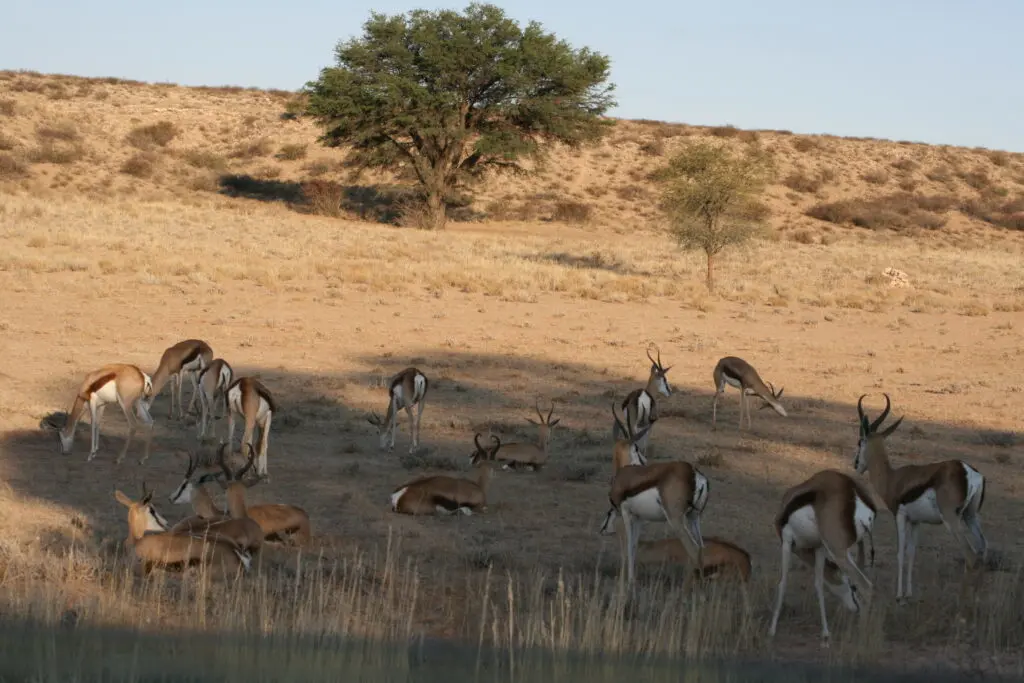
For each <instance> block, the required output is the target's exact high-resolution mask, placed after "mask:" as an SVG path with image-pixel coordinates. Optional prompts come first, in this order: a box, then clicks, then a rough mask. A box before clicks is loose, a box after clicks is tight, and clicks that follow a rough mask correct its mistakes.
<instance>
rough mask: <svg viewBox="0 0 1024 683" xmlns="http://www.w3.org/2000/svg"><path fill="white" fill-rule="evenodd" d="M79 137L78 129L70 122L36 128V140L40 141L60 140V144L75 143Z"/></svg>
mask: <svg viewBox="0 0 1024 683" xmlns="http://www.w3.org/2000/svg"><path fill="white" fill-rule="evenodd" d="M81 137H82V136H81V135H80V134H79V132H78V128H77V127H75V124H74V123H72V122H71V121H65V122H63V123H59V124H54V125H42V126H37V127H36V138H38V139H39V140H40V141H51V140H60V141H62V142H77V141H78V140H80V139H81Z"/></svg>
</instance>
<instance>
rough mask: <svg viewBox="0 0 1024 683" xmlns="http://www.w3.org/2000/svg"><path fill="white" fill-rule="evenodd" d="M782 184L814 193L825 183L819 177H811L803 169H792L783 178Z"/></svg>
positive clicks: (799, 190) (798, 190)
mask: <svg viewBox="0 0 1024 683" xmlns="http://www.w3.org/2000/svg"><path fill="white" fill-rule="evenodd" d="M782 184H783V185H785V186H786V187H788V188H789V189H791V190H795V191H797V192H805V193H807V194H814V193H815V192H817V191H818V190H820V189H821V188H822V186H823V185H824V184H825V183H824V182H823V181H822V179H821V178H812V177H811V176H809V175H807V174H806V173H804V172H803V171H793V172H792V173H790V174H789V175H788V176H786V177H785V178H783V180H782Z"/></svg>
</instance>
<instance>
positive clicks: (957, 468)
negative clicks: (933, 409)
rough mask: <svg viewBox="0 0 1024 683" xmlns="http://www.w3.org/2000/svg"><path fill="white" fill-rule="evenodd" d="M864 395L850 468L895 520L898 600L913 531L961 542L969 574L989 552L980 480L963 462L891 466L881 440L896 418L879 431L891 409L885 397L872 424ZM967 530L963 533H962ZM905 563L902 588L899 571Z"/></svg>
mask: <svg viewBox="0 0 1024 683" xmlns="http://www.w3.org/2000/svg"><path fill="white" fill-rule="evenodd" d="M865 396H867V394H864V396H861V397H860V399H859V400H858V401H857V415H858V417H859V422H860V438H859V439H858V440H857V455H856V457H855V458H854V462H853V466H854V469H856V470H857V473H858V474H864V473H865V472H867V473H868V476H869V478H870V481H871V485H872V487H874V489H875V491H877V492H878V495H879V496H881V498H882V500H883V501H885V505H886V507H887V508H888V509H889V512H891V513H892V514H893V515H894V516H895V517H896V535H897V541H896V546H897V547H896V558H897V580H896V599H897V600H898V601H900V602H903V601H904V600H906V599H907V598H909V597H910V596H911V592H912V590H913V583H912V580H913V573H914V556H915V554H916V550H917V534H918V527H919V525H921V524H942V525H943V526H945V527H946V529H948V530H949V532H950V533H951V534H952V535H953V538H955V539H956V540H957V542H958V543H959V544H960V547H961V549H962V550H963V552H964V556H965V558H966V560H967V564H966V567H967V569H968V571H971V570H973V569H976V568H977V567H978V566H979V564H980V563H984V561H985V555H986V551H987V548H988V545H987V542H986V541H985V536H984V534H982V532H981V517H980V513H981V505H982V503H984V502H985V477H984V475H983V474H981V472H979V471H978V470H976V469H974V468H973V467H971V466H970V465H968V464H967V463H965V462H964V461H962V460H943V461H941V462H933V463H929V464H927V465H904V466H903V467H897V468H895V469H894V468H893V467H892V465H891V464H890V463H889V456H888V454H887V453H886V449H885V439H886V437H888V436H889V435H890V434H892V433H893V432H894V431H896V428H897V427H899V426H900V423H901V422H903V418H902V417H901V418H899V419H898V420H896V421H895V422H893V423H892V424H890V425H889V426H888V427H886V428H885V429H883V430H881V431H879V427H881V425H882V422H884V421H885V418H886V417H888V415H889V409H890V407H891V406H892V404H891V402H890V400H889V395H888V394H884V396H885V410H883V411H882V414H881V415H879V416H878V419H876V420H875V421H874V422H870V423H869V422H868V417H867V415H865V414H864V407H863V403H864V397H865ZM965 532H966V533H965ZM904 564H905V565H906V576H907V580H906V590H904V586H903V568H904Z"/></svg>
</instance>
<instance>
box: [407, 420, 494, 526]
mask: <svg viewBox="0 0 1024 683" xmlns="http://www.w3.org/2000/svg"><path fill="white" fill-rule="evenodd" d="M491 439H492V440H493V441H494V446H493V447H491V448H484V447H483V446H481V445H480V434H479V433H477V435H476V436H475V437H474V438H473V443H474V444H476V452H474V453H473V455H472V457H471V459H470V462H471V464H472V466H473V468H474V469H475V470H476V480H475V481H471V480H469V479H461V478H458V477H449V476H447V475H443V474H437V475H433V476H426V477H421V478H419V479H416V480H415V481H411V482H409V483H408V484H403V485H402V486H399V487H398V488H397V489H395V490H394V491H393V492H392V493H391V498H390V500H391V510H392V511H394V512H400V513H403V514H407V515H433V514H437V513H446V514H455V513H462V514H464V515H469V514H472V513H473V512H485V511H486V510H487V485H488V483H489V482H490V477H491V467H492V465H493V463H494V460H495V456H496V455H497V453H498V450H499V449H500V448H501V439H499V438H498V437H497V436H493V435H492V436H491Z"/></svg>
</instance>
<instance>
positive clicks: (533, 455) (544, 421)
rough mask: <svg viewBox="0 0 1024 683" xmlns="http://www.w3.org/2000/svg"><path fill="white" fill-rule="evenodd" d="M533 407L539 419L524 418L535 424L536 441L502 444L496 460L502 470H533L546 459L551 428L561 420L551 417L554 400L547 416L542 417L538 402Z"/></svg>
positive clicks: (539, 466) (538, 467)
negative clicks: (534, 442)
mask: <svg viewBox="0 0 1024 683" xmlns="http://www.w3.org/2000/svg"><path fill="white" fill-rule="evenodd" d="M534 407H535V409H536V410H537V417H538V418H540V421H539V422H538V421H537V420H534V419H533V418H530V417H528V418H526V421H527V422H529V423H530V424H535V425H537V443H536V444H532V443H516V442H513V443H505V444H502V445H501V453H500V454H499V455H498V462H500V463H501V465H502V467H501V468H502V469H503V470H518V469H529V470H530V471H531V472H535V471H537V470H539V469H540V468H542V467H543V466H544V465H545V464H546V463H547V461H548V439H550V438H551V430H552V429H554V427H555V425H556V424H558V423H559V422H561V418H559V419H557V420H552V419H551V414H552V413H554V412H555V404H554V401H552V403H551V410H549V411H548V415H547V417H544V414H543V413H542V412H540V403H539V402H538V403H537V405H536V406H534ZM470 457H472V456H470Z"/></svg>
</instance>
